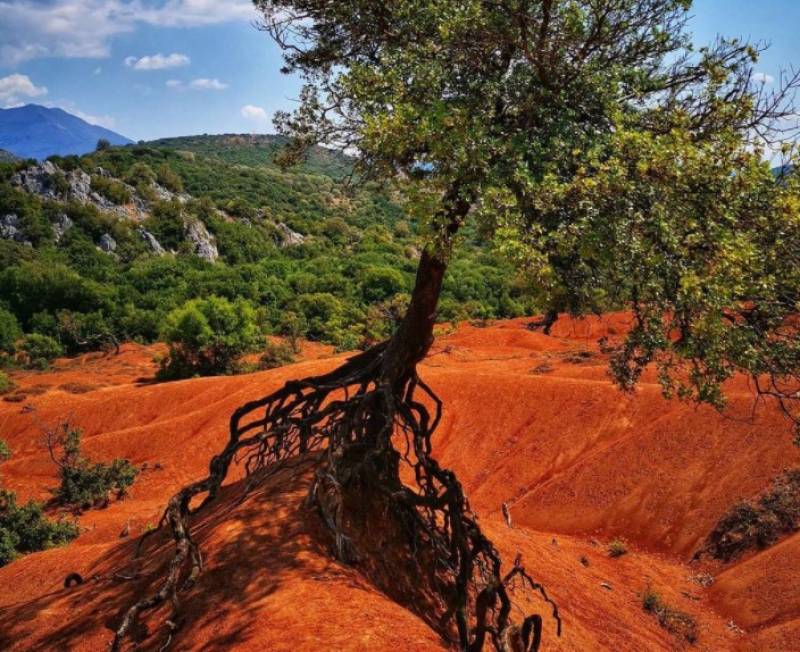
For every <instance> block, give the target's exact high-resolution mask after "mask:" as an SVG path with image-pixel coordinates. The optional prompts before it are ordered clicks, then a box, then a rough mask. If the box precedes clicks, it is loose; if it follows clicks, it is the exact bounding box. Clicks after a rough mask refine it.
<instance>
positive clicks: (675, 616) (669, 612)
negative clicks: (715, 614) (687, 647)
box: [642, 586, 698, 644]
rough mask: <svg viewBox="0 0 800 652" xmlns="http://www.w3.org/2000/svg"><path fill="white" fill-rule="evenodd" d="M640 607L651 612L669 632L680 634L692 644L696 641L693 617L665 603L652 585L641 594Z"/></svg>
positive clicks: (695, 622)
mask: <svg viewBox="0 0 800 652" xmlns="http://www.w3.org/2000/svg"><path fill="white" fill-rule="evenodd" d="M642 609H644V610H645V611H646V612H647V613H650V614H653V615H654V616H655V617H656V619H657V620H658V624H659V625H661V627H663V628H664V629H666V630H667V631H668V632H669V633H670V634H673V635H675V636H680V637H682V638H683V639H685V640H686V641H687V642H689V643H692V644H694V643H696V642H697V639H698V628H697V621H696V620H695V619H694V617H693V616H691V615H690V614H687V613H685V612H683V611H680V610H679V609H675V608H673V607H670V606H669V605H667V604H665V603H664V601H663V599H662V598H661V596H660V595H659V594H658V593H656V592H655V591H654V590H653V589H652V587H649V586H648V587H647V589H646V590H645V592H644V593H643V594H642Z"/></svg>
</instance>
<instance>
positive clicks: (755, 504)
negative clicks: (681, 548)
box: [695, 469, 800, 562]
mask: <svg viewBox="0 0 800 652" xmlns="http://www.w3.org/2000/svg"><path fill="white" fill-rule="evenodd" d="M799 525H800V469H794V470H791V471H787V472H786V473H783V474H782V475H780V476H778V477H777V478H776V479H775V480H774V481H773V482H772V485H771V487H770V488H769V490H768V491H767V492H766V493H765V494H764V495H763V496H761V497H760V498H758V499H757V500H750V501H744V502H741V503H738V504H737V505H734V507H733V508H732V509H731V510H730V511H729V512H728V513H727V514H726V515H725V516H724V517H723V518H722V519H721V520H720V521H719V523H717V525H716V527H715V528H714V529H713V530H712V532H711V534H709V535H708V538H707V539H706V542H705V543H704V545H703V547H702V548H701V549H700V551H699V552H698V553H697V555H695V556H696V557H697V556H700V555H701V554H702V553H708V554H710V555H711V556H712V557H714V558H715V559H720V560H722V561H725V562H728V561H731V560H732V559H734V558H736V557H738V556H739V555H741V554H742V553H744V552H745V551H747V550H750V549H753V548H756V549H763V548H766V547H768V546H771V545H773V544H774V543H776V542H777V541H778V539H779V538H780V536H781V535H782V534H787V533H789V532H793V531H794V530H796V529H797V527H798V526H799Z"/></svg>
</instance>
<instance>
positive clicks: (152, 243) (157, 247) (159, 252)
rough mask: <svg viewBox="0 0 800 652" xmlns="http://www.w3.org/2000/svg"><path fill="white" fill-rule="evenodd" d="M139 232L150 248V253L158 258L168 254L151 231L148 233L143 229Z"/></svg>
mask: <svg viewBox="0 0 800 652" xmlns="http://www.w3.org/2000/svg"><path fill="white" fill-rule="evenodd" d="M137 231H138V233H139V236H140V237H141V238H142V240H144V242H145V244H146V245H147V246H148V247H150V251H152V252H153V253H154V254H155V255H156V256H163V255H164V254H166V253H167V252H166V250H165V249H164V247H162V246H161V243H160V242H159V241H158V240H157V239H156V236H154V235H153V234H152V233H150V231H146V230H145V229H142V228H139V229H137Z"/></svg>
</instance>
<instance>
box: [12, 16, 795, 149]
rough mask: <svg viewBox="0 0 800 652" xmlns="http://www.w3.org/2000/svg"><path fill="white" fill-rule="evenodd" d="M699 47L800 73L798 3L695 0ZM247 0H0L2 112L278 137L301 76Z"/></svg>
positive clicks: (124, 129)
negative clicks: (25, 110) (736, 46)
mask: <svg viewBox="0 0 800 652" xmlns="http://www.w3.org/2000/svg"><path fill="white" fill-rule="evenodd" d="M692 14H693V16H694V18H693V21H692V31H693V32H694V34H695V41H696V42H698V43H703V42H708V41H711V40H713V39H714V37H715V36H716V35H717V34H724V35H728V36H744V37H747V38H749V39H751V40H755V41H760V40H763V41H768V42H770V43H771V44H772V47H771V49H770V50H769V52H767V53H766V54H765V55H764V57H763V59H762V61H761V62H760V63H759V65H758V70H759V71H760V72H762V73H763V74H764V75H768V76H769V77H773V78H775V77H778V75H779V73H780V70H781V68H786V67H788V66H789V65H791V64H792V63H794V64H796V65H797V66H800V40H798V39H797V36H796V34H797V26H798V25H800V2H798V0H696V1H695V5H694V8H693V10H692ZM256 18H257V16H256V14H255V12H254V11H253V9H252V7H251V4H250V1H249V0H0V107H3V106H14V105H17V104H24V103H28V102H36V103H40V104H46V105H54V106H61V107H63V108H65V109H66V110H68V111H71V112H72V113H76V114H78V115H81V116H82V117H84V118H86V119H88V120H89V121H90V122H95V123H97V124H102V125H103V126H107V127H110V128H112V129H114V130H116V131H118V132H120V133H122V134H124V135H126V136H128V137H129V138H133V139H134V140H138V139H151V138H158V137H163V136H173V135H187V134H197V133H225V132H271V131H272V125H271V120H270V118H271V116H272V113H273V112H274V111H275V110H276V109H279V108H285V109H286V108H291V106H292V98H294V97H296V96H297V92H298V86H299V85H298V82H297V80H296V79H292V78H290V77H286V76H284V75H281V74H280V72H279V68H280V56H279V53H278V51H277V48H276V47H275V46H274V44H272V43H271V42H270V40H269V38H268V37H267V35H266V34H264V33H261V32H259V31H257V30H256V29H255V27H254V26H253V21H254V20H255V19H256Z"/></svg>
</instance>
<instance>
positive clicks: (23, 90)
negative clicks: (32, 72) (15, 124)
mask: <svg viewBox="0 0 800 652" xmlns="http://www.w3.org/2000/svg"><path fill="white" fill-rule="evenodd" d="M43 95H47V89H46V88H45V87H44V86H37V85H36V84H34V83H33V82H32V81H31V78H30V77H28V75H20V74H18V73H15V74H13V75H8V76H7V77H0V104H2V105H4V106H5V107H6V108H9V107H13V106H20V105H22V104H24V101H23V99H32V98H35V97H42V96H43Z"/></svg>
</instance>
